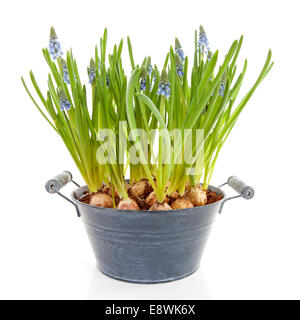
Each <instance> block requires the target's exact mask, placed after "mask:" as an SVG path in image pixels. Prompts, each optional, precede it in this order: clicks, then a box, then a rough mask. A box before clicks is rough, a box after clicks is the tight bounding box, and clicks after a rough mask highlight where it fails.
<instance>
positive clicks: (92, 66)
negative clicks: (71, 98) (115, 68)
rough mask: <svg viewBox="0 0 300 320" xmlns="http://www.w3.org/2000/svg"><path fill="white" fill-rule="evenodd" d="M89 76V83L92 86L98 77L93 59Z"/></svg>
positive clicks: (89, 68)
mask: <svg viewBox="0 0 300 320" xmlns="http://www.w3.org/2000/svg"><path fill="white" fill-rule="evenodd" d="M88 75H89V83H91V84H92V83H93V82H94V80H95V76H96V73H95V61H94V59H93V58H92V59H91V61H90V66H89V67H88Z"/></svg>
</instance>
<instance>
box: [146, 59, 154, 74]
mask: <svg viewBox="0 0 300 320" xmlns="http://www.w3.org/2000/svg"><path fill="white" fill-rule="evenodd" d="M152 71H153V67H152V64H151V61H150V62H149V64H148V70H147V73H148V74H149V76H151V74H152Z"/></svg>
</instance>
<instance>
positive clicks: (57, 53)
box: [49, 27, 63, 60]
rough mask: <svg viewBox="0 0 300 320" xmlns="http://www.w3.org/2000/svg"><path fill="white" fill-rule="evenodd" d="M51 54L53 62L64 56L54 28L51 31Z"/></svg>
mask: <svg viewBox="0 0 300 320" xmlns="http://www.w3.org/2000/svg"><path fill="white" fill-rule="evenodd" d="M49 52H50V55H51V58H52V59H53V60H56V59H57V58H59V57H61V56H62V55H63V51H62V48H61V44H60V42H59V41H58V40H57V35H56V32H55V30H54V28H53V27H51V29H50V41H49Z"/></svg>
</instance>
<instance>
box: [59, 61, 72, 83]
mask: <svg viewBox="0 0 300 320" xmlns="http://www.w3.org/2000/svg"><path fill="white" fill-rule="evenodd" d="M60 66H61V70H62V73H63V79H64V82H65V83H67V84H70V76H69V72H68V68H67V64H66V61H65V60H64V59H63V58H60Z"/></svg>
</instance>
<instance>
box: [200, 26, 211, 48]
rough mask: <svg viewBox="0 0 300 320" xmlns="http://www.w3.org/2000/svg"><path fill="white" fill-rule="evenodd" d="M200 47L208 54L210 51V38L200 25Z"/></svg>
mask: <svg viewBox="0 0 300 320" xmlns="http://www.w3.org/2000/svg"><path fill="white" fill-rule="evenodd" d="M198 47H199V49H200V51H201V53H203V52H204V53H205V54H207V53H208V52H209V51H210V48H209V43H208V39H207V36H206V33H205V30H204V28H203V27H202V26H200V31H199V40H198Z"/></svg>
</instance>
